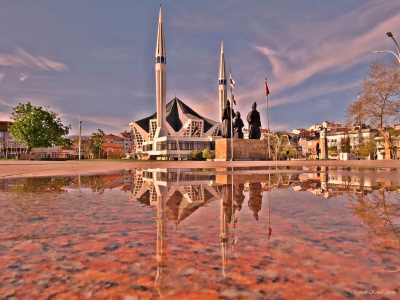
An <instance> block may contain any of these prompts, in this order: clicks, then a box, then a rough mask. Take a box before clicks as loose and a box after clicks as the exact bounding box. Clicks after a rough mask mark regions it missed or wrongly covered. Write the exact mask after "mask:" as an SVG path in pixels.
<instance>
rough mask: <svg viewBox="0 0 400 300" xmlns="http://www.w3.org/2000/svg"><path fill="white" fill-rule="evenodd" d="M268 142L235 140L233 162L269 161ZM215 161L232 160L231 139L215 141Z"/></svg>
mask: <svg viewBox="0 0 400 300" xmlns="http://www.w3.org/2000/svg"><path fill="white" fill-rule="evenodd" d="M267 146H268V142H267V140H248V139H233V160H267V157H268V147H267ZM215 160H217V161H228V160H231V139H225V138H220V139H216V140H215Z"/></svg>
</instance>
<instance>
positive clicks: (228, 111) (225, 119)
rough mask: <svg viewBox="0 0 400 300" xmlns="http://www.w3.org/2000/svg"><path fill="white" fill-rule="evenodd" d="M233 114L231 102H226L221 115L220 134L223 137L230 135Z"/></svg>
mask: <svg viewBox="0 0 400 300" xmlns="http://www.w3.org/2000/svg"><path fill="white" fill-rule="evenodd" d="M234 116H235V112H234V111H233V109H232V108H231V103H230V102H229V101H227V102H226V107H225V109H224V113H223V115H222V136H223V137H224V138H228V139H229V138H231V137H232V118H233V117H234Z"/></svg>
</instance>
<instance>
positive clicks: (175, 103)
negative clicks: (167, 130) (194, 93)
mask: <svg viewBox="0 0 400 300" xmlns="http://www.w3.org/2000/svg"><path fill="white" fill-rule="evenodd" d="M179 111H181V112H182V114H184V115H187V116H188V117H189V118H198V119H201V120H203V122H204V132H207V131H208V130H209V129H210V128H211V127H213V126H214V125H215V121H212V120H210V119H207V118H204V117H202V116H201V115H199V114H198V113H197V112H195V111H194V110H193V109H191V108H190V107H189V106H188V105H186V104H185V103H184V102H183V101H182V100H180V99H178V98H176V97H175V98H174V99H172V100H171V101H170V102H168V103H167V107H166V120H167V122H168V124H169V125H170V126H171V127H172V128H173V129H174V130H175V131H179V130H181V128H182V126H183V122H182V120H181V118H180V117H179ZM156 117H157V113H153V114H152V115H150V116H148V117H146V118H143V119H140V120H138V121H136V122H135V123H136V124H138V125H139V126H140V127H142V128H143V130H145V131H146V132H149V130H150V129H149V126H150V122H149V121H150V120H151V119H155V118H156Z"/></svg>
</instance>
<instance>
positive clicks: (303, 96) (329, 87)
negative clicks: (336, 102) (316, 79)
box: [263, 80, 361, 107]
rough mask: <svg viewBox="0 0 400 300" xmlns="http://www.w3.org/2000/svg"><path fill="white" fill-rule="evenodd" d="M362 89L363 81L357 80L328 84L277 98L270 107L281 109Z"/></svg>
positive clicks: (271, 102)
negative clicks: (281, 107)
mask: <svg viewBox="0 0 400 300" xmlns="http://www.w3.org/2000/svg"><path fill="white" fill-rule="evenodd" d="M360 87H361V80H355V81H352V82H349V83H346V84H343V83H327V84H322V85H317V86H313V87H312V88H309V89H305V90H303V91H301V92H298V93H295V94H292V95H288V96H284V97H278V98H275V99H273V100H272V101H270V107H279V106H283V105H288V104H293V103H299V102H305V101H308V100H311V99H315V98H317V97H320V96H325V95H329V94H333V93H341V92H345V91H349V90H354V89H356V88H360ZM263 106H264V105H263Z"/></svg>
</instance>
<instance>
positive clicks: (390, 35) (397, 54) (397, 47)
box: [375, 31, 400, 64]
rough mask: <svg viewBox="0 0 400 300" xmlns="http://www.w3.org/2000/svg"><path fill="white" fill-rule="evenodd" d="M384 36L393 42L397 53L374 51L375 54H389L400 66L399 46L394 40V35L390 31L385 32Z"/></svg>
mask: <svg viewBox="0 0 400 300" xmlns="http://www.w3.org/2000/svg"><path fill="white" fill-rule="evenodd" d="M386 35H387V36H388V37H389V38H391V39H392V40H393V42H394V44H395V45H396V50H397V53H396V52H395V51H391V50H381V51H375V53H389V54H391V55H393V56H394V57H395V58H396V60H397V62H398V63H399V64H400V44H399V42H398V41H397V40H396V38H395V37H394V35H393V33H392V32H391V31H388V32H386Z"/></svg>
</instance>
